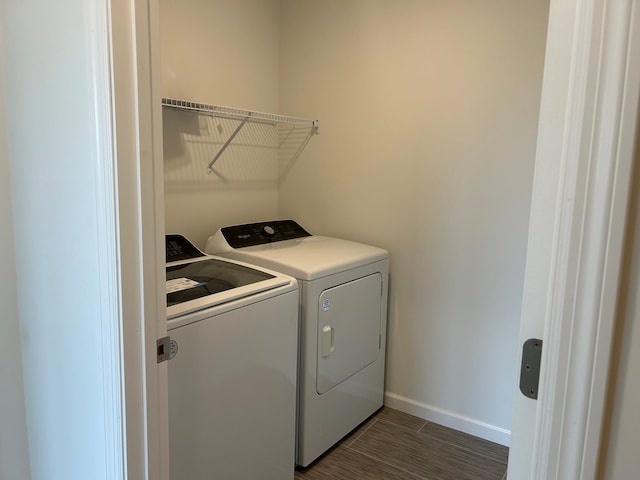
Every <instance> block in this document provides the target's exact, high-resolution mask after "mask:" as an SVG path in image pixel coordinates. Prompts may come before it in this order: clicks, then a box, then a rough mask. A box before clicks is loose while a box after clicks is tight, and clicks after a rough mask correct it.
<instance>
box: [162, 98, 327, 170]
mask: <svg viewBox="0 0 640 480" xmlns="http://www.w3.org/2000/svg"><path fill="white" fill-rule="evenodd" d="M162 106H163V107H164V108H171V109H176V110H181V111H188V112H193V113H195V114H197V115H206V116H209V117H212V118H217V119H221V120H222V121H223V122H225V125H224V127H223V124H221V123H218V124H217V125H216V126H214V129H213V130H212V131H216V130H217V131H218V133H220V134H222V133H223V132H225V137H226V138H225V139H224V140H223V141H222V142H220V141H217V142H216V143H219V144H220V146H219V148H218V150H217V152H216V153H215V155H214V156H213V158H212V159H211V162H210V163H209V165H208V167H207V170H208V172H209V174H211V173H213V166H214V165H215V163H216V162H217V161H218V159H220V157H221V156H222V154H223V153H224V152H225V150H227V148H229V147H231V146H234V145H236V146H239V147H243V146H244V147H246V146H247V145H251V146H254V147H262V148H265V149H269V150H273V149H276V150H277V152H278V165H279V167H280V171H281V175H280V177H282V176H284V175H286V173H287V172H288V170H289V169H290V168H291V166H292V165H293V163H294V162H295V160H296V159H297V158H298V156H300V154H301V153H302V151H303V150H304V148H305V147H306V145H307V144H308V143H309V140H310V139H311V137H312V136H313V135H317V134H318V133H319V123H318V121H317V120H305V119H302V118H296V117H289V116H284V115H276V114H272V113H264V112H256V111H252V110H243V109H240V108H234V107H225V106H222V105H209V104H206V103H200V102H192V101H188V100H178V99H175V98H163V99H162ZM229 125H231V128H229ZM251 125H258V126H261V127H259V128H258V127H256V128H252V127H251ZM264 126H269V127H271V128H272V129H273V130H274V135H265V134H264V130H263V129H264ZM225 127H226V128H225ZM226 131H230V133H229V134H228V135H227V134H226ZM241 132H242V133H241Z"/></svg>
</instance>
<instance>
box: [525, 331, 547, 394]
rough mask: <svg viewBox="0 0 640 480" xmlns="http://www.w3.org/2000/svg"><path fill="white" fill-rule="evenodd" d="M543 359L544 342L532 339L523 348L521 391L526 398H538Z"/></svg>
mask: <svg viewBox="0 0 640 480" xmlns="http://www.w3.org/2000/svg"><path fill="white" fill-rule="evenodd" d="M541 358H542V340H540V339H538V338H530V339H529V340H527V341H526V342H524V345H523V346H522V365H521V366H520V391H521V392H522V394H523V395H524V396H525V397H529V398H533V399H534V400H535V399H537V398H538V383H539V382H540V360H541Z"/></svg>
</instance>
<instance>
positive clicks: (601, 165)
mask: <svg viewBox="0 0 640 480" xmlns="http://www.w3.org/2000/svg"><path fill="white" fill-rule="evenodd" d="M639 10H640V2H638V1H637V0H619V1H608V2H604V1H599V0H552V1H551V10H550V18H549V31H548V37H547V41H548V44H547V55H546V58H545V74H544V81H543V94H542V104H541V113H540V126H539V134H538V150H537V156H536V171H535V176H534V193H533V199H532V210H531V228H530V233H529V248H528V254H527V273H526V274H525V294H524V300H523V318H522V329H521V330H522V331H521V341H524V340H525V339H526V338H529V337H531V336H535V337H538V338H542V339H543V340H544V344H543V356H542V371H541V376H540V388H539V400H538V401H537V404H536V405H535V406H532V405H531V404H529V406H528V407H527V406H526V405H524V403H525V402H524V401H522V399H521V398H519V399H517V401H516V402H515V414H514V425H513V437H512V438H513V440H514V443H513V448H512V458H511V462H510V465H509V476H510V478H514V479H515V478H518V479H520V478H530V479H541V480H542V479H544V480H552V479H561V480H567V479H591V478H594V477H595V473H596V468H597V461H598V457H599V449H600V432H601V429H602V419H603V413H604V407H605V396H606V390H607V382H608V372H609V357H610V353H611V337H612V331H613V325H614V319H615V309H616V299H617V292H618V278H619V275H620V267H621V266H620V261H621V249H622V242H623V235H624V229H625V223H626V211H627V202H628V192H629V180H630V172H631V165H632V160H633V147H634V137H635V131H636V130H635V123H636V116H637V112H638V90H639V87H640V44H639V42H638V40H640V38H639V37H638V35H639V34H640V13H639ZM541 319H543V320H544V321H543V322H542V321H540V320H541ZM536 325H538V326H542V327H543V329H542V331H540V329H539V328H538V327H536ZM536 330H538V331H536ZM516 395H521V394H520V393H519V392H517V393H516ZM527 401H528V402H532V400H527ZM527 408H530V409H529V410H526V409H527ZM532 410H535V415H530V416H529V417H530V418H527V419H525V418H523V417H525V416H526V415H527V413H528V412H531V411H532ZM530 432H533V439H532V440H533V443H532V444H531V443H530V442H529V444H527V445H526V446H523V445H524V442H523V443H520V442H521V440H522V439H524V438H525V437H527V436H530V435H531V433H530ZM526 462H528V463H527V464H526V468H524V469H523V465H524V464H525V463H526ZM527 473H528V475H527Z"/></svg>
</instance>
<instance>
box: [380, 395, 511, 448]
mask: <svg viewBox="0 0 640 480" xmlns="http://www.w3.org/2000/svg"><path fill="white" fill-rule="evenodd" d="M384 404H385V405H386V406H387V407H389V408H393V409H395V410H399V411H401V412H404V413H409V414H411V415H414V416H416V417H420V418H423V419H425V420H427V421H429V422H433V423H437V424H439V425H444V426H445V427H449V428H453V429H454V430H459V431H461V432H464V433H468V434H469V435H474V436H476V437H480V438H484V439H485V440H489V441H490V442H495V443H499V444H500V445H504V446H506V447H508V446H510V445H511V431H510V430H506V429H504V428H500V427H496V426H495V425H489V424H488V423H484V422H481V421H479V420H476V419H474V418H470V417H465V416H464V415H459V414H457V413H453V412H449V411H447V410H443V409H441V408H438V407H434V406H432V405H427V404H425V403H421V402H418V401H416V400H412V399H410V398H405V397H401V396H400V395H396V394H395V393H391V392H385V394H384Z"/></svg>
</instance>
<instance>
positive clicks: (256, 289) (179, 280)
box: [166, 235, 298, 480]
mask: <svg viewBox="0 0 640 480" xmlns="http://www.w3.org/2000/svg"><path fill="white" fill-rule="evenodd" d="M166 244H167V267H166V272H167V273H166V274H167V328H168V330H169V335H170V337H171V341H170V345H171V348H170V356H171V359H170V361H169V364H168V369H169V440H170V445H169V448H170V473H171V478H172V479H189V480H205V479H207V480H209V479H211V478H214V477H215V478H224V479H225V480H247V479H261V480H263V479H269V480H282V479H290V480H291V479H293V477H294V470H295V468H294V467H295V422H296V414H295V412H296V380H297V379H296V370H297V368H296V365H297V340H298V288H297V282H296V280H295V279H294V278H291V277H289V276H286V275H282V274H280V273H276V272H273V271H270V270H268V269H264V268H259V267H253V266H251V265H247V264H244V263H242V262H235V261H232V260H229V259H223V258H217V257H213V256H208V255H205V254H204V253H202V252H200V251H199V250H198V249H197V248H196V247H195V246H193V244H191V243H190V242H189V241H188V240H186V239H185V238H184V237H182V236H180V235H168V236H167V238H166Z"/></svg>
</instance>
